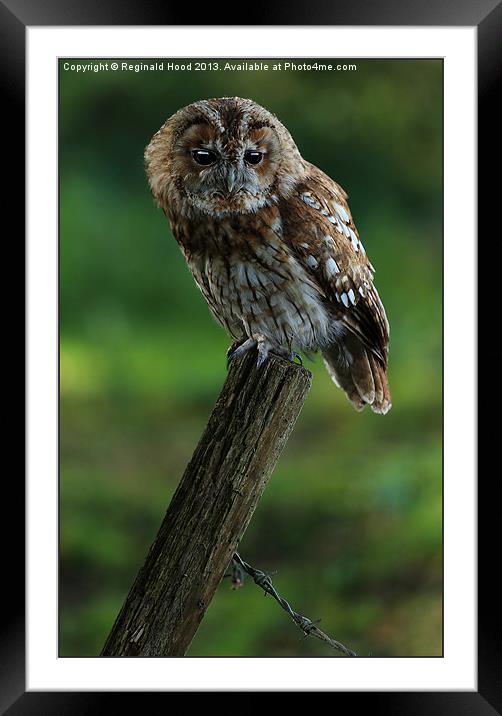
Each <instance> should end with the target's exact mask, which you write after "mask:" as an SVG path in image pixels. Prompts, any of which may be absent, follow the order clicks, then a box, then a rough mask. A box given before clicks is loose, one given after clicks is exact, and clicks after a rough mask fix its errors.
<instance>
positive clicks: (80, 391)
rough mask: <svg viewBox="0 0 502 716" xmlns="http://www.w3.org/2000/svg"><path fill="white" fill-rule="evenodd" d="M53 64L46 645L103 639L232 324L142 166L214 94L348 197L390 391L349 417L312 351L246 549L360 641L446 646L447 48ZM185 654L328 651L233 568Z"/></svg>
mask: <svg viewBox="0 0 502 716" xmlns="http://www.w3.org/2000/svg"><path fill="white" fill-rule="evenodd" d="M79 61H80V62H82V60H79ZM135 61H137V60H135ZM320 61H324V62H325V60H320ZM148 62H151V60H148ZM233 62H235V60H233ZM268 62H269V63H271V61H270V60H268ZM350 62H355V61H354V60H350ZM220 63H223V61H221V60H220ZM62 65H63V60H61V61H60V119H59V121H60V123H59V133H60V267H61V271H60V322H61V478H60V490H61V496H60V498H61V499H60V539H61V549H60V559H61V561H60V654H61V656H81V655H97V654H98V653H99V651H100V649H101V647H102V645H103V642H104V640H105V638H106V636H107V633H108V631H109V630H110V628H111V626H112V623H113V621H114V619H115V616H116V614H117V612H118V610H119V608H120V606H121V604H122V602H123V599H124V598H125V596H126V594H127V591H128V589H129V587H130V585H131V583H132V580H133V579H134V576H135V574H136V571H137V570H138V568H139V566H140V565H141V564H142V562H143V559H144V557H145V555H146V552H147V550H148V548H149V546H150V544H151V542H152V541H153V539H154V536H155V534H156V531H157V528H158V527H159V525H160V522H161V520H162V517H163V515H164V513H165V509H166V506H167V504H168V502H169V500H170V497H171V495H172V494H173V491H174V489H175V487H176V485H177V483H178V481H179V479H180V477H181V474H182V472H183V469H184V467H185V465H186V463H187V462H188V460H189V458H190V456H191V453H192V451H193V449H194V447H195V445H196V442H197V440H198V438H199V436H200V434H201V432H202V430H203V428H204V425H205V423H206V420H207V418H208V415H209V412H210V410H211V408H212V406H213V403H214V401H215V398H216V396H217V394H218V392H219V389H220V387H221V385H222V382H223V380H224V378H225V372H226V368H225V351H226V348H227V346H228V345H229V339H228V338H227V336H226V335H225V333H224V332H223V330H222V329H221V328H220V327H219V326H218V325H217V324H216V323H215V322H214V321H213V320H212V319H211V317H210V315H209V312H208V310H207V307H206V305H205V303H204V301H203V299H202V297H201V295H200V292H199V291H198V290H197V289H196V287H195V284H194V283H193V280H192V278H191V276H190V274H189V272H188V269H187V268H186V266H185V263H184V260H183V258H182V256H181V254H180V252H179V249H178V247H177V245H176V243H175V242H174V240H173V239H172V237H171V235H170V231H169V226H168V224H167V221H166V219H165V218H164V216H163V214H162V213H161V212H160V211H159V210H157V209H156V208H155V206H154V204H153V200H152V199H151V196H150V194H149V190H148V187H147V182H146V179H145V176H144V170H143V150H144V147H145V145H146V144H147V143H148V142H149V140H150V138H151V136H152V134H153V133H154V132H155V131H156V130H157V129H158V128H159V127H160V125H161V124H162V123H163V122H164V120H165V119H166V118H167V117H168V116H169V115H171V114H172V113H173V112H175V111H176V110H177V109H179V108H180V107H182V106H184V105H186V104H189V103H190V102H192V101H194V100H197V99H201V98H207V97H217V96H224V95H240V96H243V97H251V98H252V99H254V100H256V101H257V102H259V103H260V104H263V105H264V106H265V107H267V108H269V109H270V110H271V111H273V112H274V113H276V114H277V115H278V116H279V118H280V119H281V120H282V121H283V122H284V124H285V125H286V126H287V127H288V129H289V130H290V131H291V133H292V135H293V137H294V139H295V141H296V142H297V144H298V146H299V148H300V151H301V153H302V154H303V156H304V157H305V158H306V159H308V160H309V161H311V162H313V163H314V164H317V165H318V166H319V167H321V168H322V169H323V170H324V171H325V172H327V173H328V174H330V175H331V176H332V177H333V178H335V179H336V180H337V181H338V182H339V183H340V184H341V185H342V186H343V187H344V188H345V189H346V190H347V191H348V193H349V197H350V206H351V209H352V213H353V215H354V218H355V221H356V224H357V226H358V229H359V232H360V234H361V237H362V239H363V241H364V244H365V247H366V250H367V252H368V254H369V256H370V258H371V260H372V262H373V264H374V265H375V267H376V270H377V272H376V283H377V286H378V289H379V292H380V295H381V296H382V298H383V300H384V303H385V306H386V308H387V313H388V316H389V320H390V323H391V345H390V383H391V388H392V393H393V404H394V407H393V409H392V411H391V412H390V413H389V415H387V416H386V417H381V416H377V415H374V414H372V413H371V412H367V411H365V412H364V413H362V414H358V413H356V412H355V411H354V410H353V409H352V407H351V406H350V404H349V403H348V401H347V400H346V398H345V397H344V395H343V393H342V392H341V391H340V390H338V389H337V388H336V387H335V386H334V385H333V384H332V383H331V382H330V380H329V378H328V375H327V373H326V371H325V369H324V367H323V365H322V362H321V361H320V359H319V358H317V359H316V360H315V362H314V363H312V364H309V363H307V367H309V368H310V369H311V370H312V372H313V374H314V381H313V388H312V391H311V394H310V396H309V398H308V401H307V403H306V405H305V407H304V409H303V412H302V414H301V416H300V419H299V421H298V423H297V426H296V429H295V431H294V433H293V435H292V437H291V439H290V441H289V444H288V446H287V448H286V450H285V452H284V454H283V456H282V458H281V460H280V462H279V465H278V467H277V469H276V471H275V473H274V475H273V477H272V479H271V481H270V483H269V486H268V487H267V490H266V492H265V494H264V496H263V498H262V500H261V502H260V504H259V506H258V508H257V510H256V513H255V515H254V517H253V519H252V521H251V524H250V526H249V528H248V531H247V533H246V535H245V537H244V539H243V541H242V543H241V546H240V552H241V555H242V556H243V558H244V559H246V560H247V561H249V562H251V563H252V564H254V565H255V566H257V567H260V568H262V569H264V570H267V571H268V570H269V571H274V570H276V571H277V574H276V575H275V576H274V584H275V585H276V587H277V588H278V590H279V592H280V593H281V594H283V595H284V596H285V597H286V598H287V599H288V600H289V601H290V602H291V603H292V605H293V607H294V608H295V609H296V610H297V611H300V612H301V613H303V614H306V615H307V616H309V617H310V618H312V619H316V618H319V617H320V618H322V623H321V628H323V629H324V630H325V631H327V632H328V633H330V634H332V635H333V636H334V637H335V638H337V639H340V640H341V641H343V642H344V643H346V644H347V645H348V646H350V647H351V648H352V649H354V650H355V651H357V652H358V654H360V655H373V656H433V655H440V654H441V651H442V470H441V462H442V460H441V450H442V447H441V443H442V440H441V422H442V418H441V416H442V402H441V393H442V384H441V381H442V379H441V362H442V356H441V351H442V317H441V316H442V309H441V305H442V302H441V296H442V63H441V61H439V60H437V61H436V60H417V61H415V60H359V61H357V71H356V72H331V73H329V72H296V73H294V72H288V73H286V72H280V73H279V72H275V73H274V72H271V71H269V72H252V71H249V72H223V71H220V72H212V73H210V72H195V71H192V72H188V73H183V72H168V71H164V72H152V73H147V72H139V73H135V72H121V71H117V72H113V71H111V70H110V71H104V72H100V73H94V72H89V73H86V74H77V73H75V72H70V71H64V70H63V67H62ZM188 653H189V655H192V656H307V655H316V656H337V653H336V652H332V651H330V650H329V647H327V646H326V645H325V644H323V643H322V642H319V641H317V640H315V639H304V638H302V635H301V633H300V631H299V630H298V629H297V628H296V627H295V626H294V625H293V624H292V623H291V621H290V620H289V619H288V617H287V615H286V614H285V613H283V612H281V610H280V609H279V607H278V605H276V604H275V603H274V602H273V601H272V600H271V599H270V598H264V596H263V593H262V592H261V591H260V590H259V589H258V588H257V587H256V586H255V585H254V584H253V583H252V582H251V581H249V580H248V581H247V582H246V583H245V586H244V588H242V589H240V590H237V591H232V590H231V589H230V584H229V580H223V582H222V584H221V586H220V588H219V590H218V592H217V594H216V596H215V599H214V601H213V602H212V604H211V606H210V608H209V610H208V611H207V614H206V617H205V619H204V621H203V623H202V625H201V627H200V629H199V632H198V634H197V636H196V637H195V639H194V641H193V643H192V645H191V647H190V650H189V652H188Z"/></svg>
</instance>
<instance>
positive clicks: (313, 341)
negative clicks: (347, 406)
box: [145, 97, 391, 413]
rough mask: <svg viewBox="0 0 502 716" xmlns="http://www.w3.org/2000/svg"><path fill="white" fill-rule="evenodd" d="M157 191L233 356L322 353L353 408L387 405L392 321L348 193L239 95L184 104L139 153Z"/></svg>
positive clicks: (273, 121)
mask: <svg viewBox="0 0 502 716" xmlns="http://www.w3.org/2000/svg"><path fill="white" fill-rule="evenodd" d="M145 160H146V169H147V174H148V179H149V183H150V187H151V190H152V193H153V195H154V197H155V199H156V200H157V202H158V204H159V206H160V207H161V208H162V209H163V210H164V212H165V213H166V215H167V216H168V218H169V221H170V223H171V227H172V230H173V234H174V236H175V238H176V240H177V242H178V243H179V245H180V247H181V250H182V251H183V254H184V256H185V259H186V261H187V264H188V266H189V268H190V270H191V272H192V274H193V276H194V278H195V281H196V282H197V285H198V286H199V288H200V290H201V291H202V293H203V295H204V298H205V299H206V301H207V303H208V306H209V308H210V310H211V312H212V314H213V315H214V316H215V318H216V319H217V320H218V321H219V322H220V323H221V324H222V325H223V326H224V328H225V329H226V330H227V332H228V333H229V334H230V335H231V336H232V337H233V338H234V339H236V340H235V343H234V345H233V353H232V355H238V354H239V353H242V352H244V351H246V350H248V349H249V348H252V347H257V348H258V356H259V357H258V363H259V364H261V363H262V362H263V361H264V360H266V358H267V355H268V352H269V351H272V352H276V353H279V354H280V355H285V356H288V357H292V356H293V355H294V351H297V350H305V351H316V350H320V351H322V354H323V356H324V362H325V364H326V367H327V369H328V371H329V373H330V375H331V377H332V378H333V380H334V382H335V383H336V384H337V385H339V386H340V387H341V388H343V390H344V391H345V393H346V394H347V396H348V398H349V399H350V400H351V402H352V403H353V405H354V407H355V408H356V409H358V410H361V409H362V408H363V407H364V406H365V405H366V404H370V405H371V407H372V409H373V410H374V411H375V412H378V413H386V412H387V411H388V410H389V409H390V407H391V398H390V392H389V387H388V382H387V356H388V342H389V325H388V322H387V317H386V315H385V310H384V307H383V304H382V302H381V300H380V298H379V296H378V293H377V290H376V288H375V287H374V284H373V273H374V269H373V267H372V265H371V263H370V262H369V260H368V258H367V257H366V253H365V251H364V247H363V245H362V242H361V241H360V239H359V235H358V232H357V229H356V227H355V225H354V222H353V220H352V216H351V214H350V210H349V207H348V204H347V195H346V193H345V192H344V191H343V189H342V188H341V187H340V186H339V185H338V184H337V183H336V182H334V181H333V180H332V179H330V178H329V177H328V176H327V175H326V174H324V173H323V172H322V171H321V170H320V169H318V168H317V167H315V166H314V165H312V164H310V163H309V162H307V161H305V160H304V159H303V158H302V157H301V155H300V152H299V151H298V148H297V147H296V145H295V143H294V141H293V139H292V137H291V135H290V133H289V132H288V130H287V129H286V128H285V127H284V126H283V125H282V124H281V123H280V122H279V120H278V119H277V118H276V117H275V116H274V115H272V114H271V113H270V112H268V111H267V110H266V109H264V108H263V107H260V106H259V105H257V104H256V103H255V102H253V101H251V100H247V99H241V98H239V97H233V98H228V97H225V98H221V99H212V100H201V101H200V102H195V103H194V104H192V105H189V106H188V107H185V108H183V109H181V110H179V112H177V113H176V114H174V115H173V116H172V117H170V118H169V119H168V120H167V122H166V123H165V124H164V125H163V126H162V127H161V129H160V130H159V131H158V132H157V133H156V134H155V135H154V137H153V138H152V140H151V142H150V144H149V145H148V147H147V149H146V152H145Z"/></svg>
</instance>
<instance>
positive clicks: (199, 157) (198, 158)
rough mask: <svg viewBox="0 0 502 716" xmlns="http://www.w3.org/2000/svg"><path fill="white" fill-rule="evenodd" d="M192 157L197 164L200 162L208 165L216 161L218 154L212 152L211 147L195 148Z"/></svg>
mask: <svg viewBox="0 0 502 716" xmlns="http://www.w3.org/2000/svg"><path fill="white" fill-rule="evenodd" d="M192 157H193V158H194V161H195V162H197V164H200V165H201V166H203V167H208V166H209V165H210V164H214V163H215V161H216V154H215V153H214V152H210V151H209V149H194V150H193V152H192Z"/></svg>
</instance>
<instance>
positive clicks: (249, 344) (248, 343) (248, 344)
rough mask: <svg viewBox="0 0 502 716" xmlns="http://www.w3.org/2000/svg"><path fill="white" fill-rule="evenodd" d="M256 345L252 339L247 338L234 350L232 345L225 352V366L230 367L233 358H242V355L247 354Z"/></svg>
mask: <svg viewBox="0 0 502 716" xmlns="http://www.w3.org/2000/svg"><path fill="white" fill-rule="evenodd" d="M256 343H257V341H256V340H255V339H254V338H248V339H247V340H245V341H244V342H243V343H241V344H240V345H238V346H237V347H236V348H234V345H235V344H232V345H231V346H230V348H229V349H228V351H227V366H229V365H230V363H231V362H232V361H233V360H234V358H239V356H242V355H244V353H247V352H248V351H249V350H251V349H252V348H255V347H256ZM232 349H233V350H232Z"/></svg>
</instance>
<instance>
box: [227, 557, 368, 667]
mask: <svg viewBox="0 0 502 716" xmlns="http://www.w3.org/2000/svg"><path fill="white" fill-rule="evenodd" d="M231 568H232V572H231V575H229V576H231V577H232V588H233V589H237V588H238V587H241V586H242V583H243V581H244V574H243V572H246V573H247V574H249V576H250V577H252V578H253V580H254V582H255V584H257V585H258V586H259V587H261V588H262V589H263V591H264V592H265V594H270V596H271V597H273V598H274V599H275V601H276V602H277V603H278V604H279V605H280V606H281V607H282V608H283V609H284V611H285V612H287V613H288V614H289V616H290V617H291V619H292V620H293V621H294V623H295V624H296V625H297V626H298V627H300V629H301V630H302V632H303V633H304V635H305V636H315V637H317V639H320V640H321V641H324V642H326V643H327V644H329V645H330V646H331V647H332V648H333V649H337V651H341V652H342V654H345V656H357V654H356V653H355V652H354V651H352V650H351V649H348V648H347V647H346V646H345V645H344V644H342V643H341V642H339V641H337V640H336V639H333V638H332V637H330V636H329V635H328V634H326V633H325V632H323V631H322V630H321V629H319V627H317V626H316V624H317V623H319V621H320V620H319V619H317V620H316V621H315V622H314V621H312V620H311V619H309V618H308V617H304V616H302V615H301V614H298V612H295V611H294V609H293V608H292V607H291V605H290V604H289V602H287V601H286V599H284V597H281V596H280V594H278V592H277V590H276V589H275V587H274V586H273V584H272V580H271V578H270V575H269V574H266V573H265V572H263V571H262V570H261V569H256V568H255V567H252V566H251V565H250V564H249V563H248V562H245V561H244V560H243V559H242V558H241V557H240V555H239V554H238V553H237V552H234V556H233V557H232V565H231Z"/></svg>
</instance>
